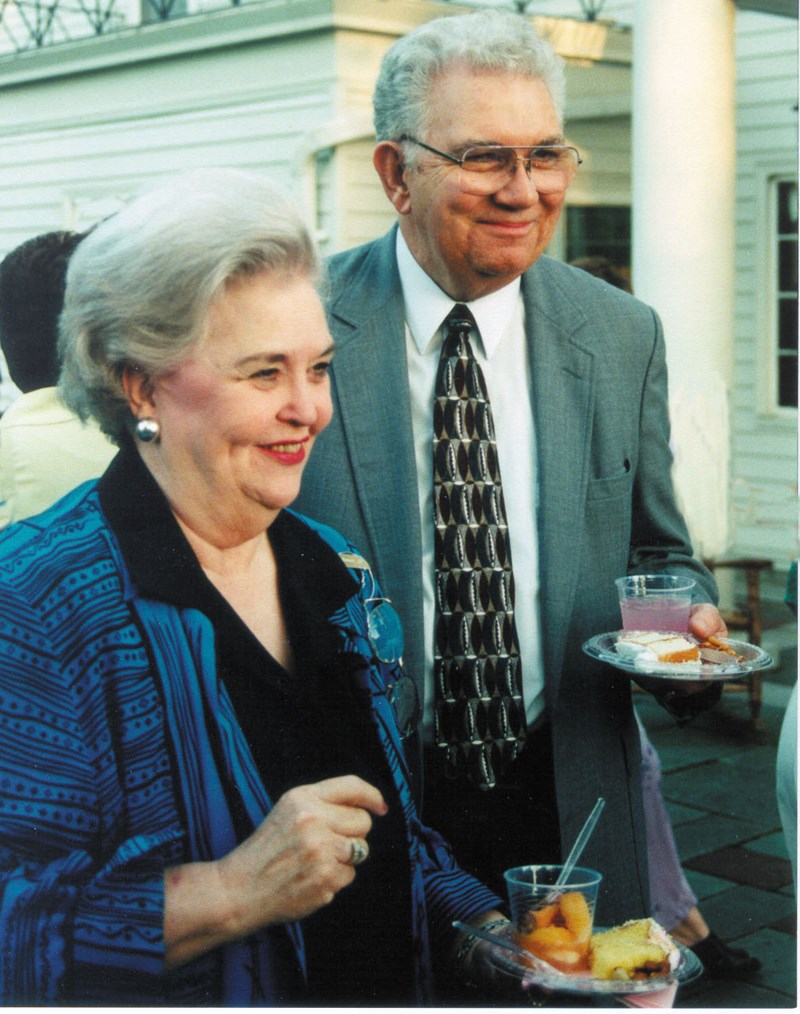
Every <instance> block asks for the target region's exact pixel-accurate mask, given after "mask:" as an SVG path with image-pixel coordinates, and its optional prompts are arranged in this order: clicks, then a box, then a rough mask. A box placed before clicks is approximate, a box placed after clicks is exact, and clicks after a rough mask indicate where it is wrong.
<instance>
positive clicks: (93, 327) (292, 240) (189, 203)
mask: <svg viewBox="0 0 800 1014" xmlns="http://www.w3.org/2000/svg"><path fill="white" fill-rule="evenodd" d="M262 271H267V272H270V273H273V274H276V275H279V276H280V275H285V276H295V275H300V276H305V277H308V278H310V279H311V280H312V281H313V282H314V283H315V284H318V283H319V280H320V271H321V268H320V262H319V257H318V254H317V251H316V248H315V245H314V242H313V240H312V238H311V236H310V234H309V231H308V229H307V228H306V226H305V224H304V222H303V220H302V217H301V215H300V214H299V212H298V211H297V209H296V206H295V202H293V200H292V199H291V198H290V196H289V194H288V193H287V192H286V191H285V190H284V189H283V188H281V187H279V186H278V185H277V184H275V183H273V182H271V181H270V180H268V179H266V178H265V177H264V176H261V175H259V174H257V173H252V172H246V171H243V170H239V169H197V170H193V171H189V172H186V173H182V174H180V175H179V176H177V177H174V178H172V179H171V180H169V181H168V182H166V183H164V184H162V185H160V186H157V187H155V188H154V189H152V190H150V191H148V192H147V193H145V194H143V195H142V196H141V197H139V198H137V199H135V200H134V201H132V202H131V203H130V204H129V205H127V206H126V207H125V208H123V209H122V210H121V211H119V212H117V213H116V214H115V215H113V216H111V217H110V218H108V219H106V220H105V221H104V222H102V223H101V224H100V225H98V226H97V227H96V228H95V229H93V230H92V231H91V232H90V233H89V234H88V235H87V236H86V238H85V239H84V240H83V242H82V243H81V244H80V246H79V247H78V249H77V250H76V251H75V253H74V254H73V256H72V258H71V260H70V264H69V269H68V272H67V285H66V293H65V298H64V309H63V312H62V315H61V321H60V336H59V352H60V355H61V359H62V369H61V376H60V379H59V388H60V392H61V396H62V398H63V400H64V402H65V403H66V405H67V406H68V407H69V408H71V409H72V410H73V411H74V412H76V413H77V414H78V415H79V416H80V417H81V418H82V419H87V418H89V417H90V416H91V417H93V418H94V419H96V420H97V422H98V423H99V425H100V428H101V429H102V430H103V431H104V432H105V433H106V434H108V436H109V437H111V439H112V440H114V441H116V442H117V443H119V442H120V440H121V438H122V437H123V435H124V434H125V433H129V432H130V431H131V428H132V426H133V425H134V423H135V420H134V419H133V416H132V414H131V412H130V409H129V407H128V402H127V399H126V397H125V393H124V390H123V387H122V376H123V373H124V371H125V369H126V368H129V367H133V368H135V369H138V370H140V371H141V372H142V373H143V374H144V375H145V376H147V377H150V378H152V377H156V376H158V375H160V374H164V373H166V372H168V371H169V370H170V369H172V368H173V367H174V366H175V365H177V363H178V362H180V360H181V359H183V358H185V356H186V355H187V354H188V353H189V351H190V349H191V347H192V346H193V345H194V344H195V343H196V342H197V341H199V340H200V339H201V338H202V337H203V335H204V327H205V322H206V317H207V313H208V309H209V305H210V303H211V301H212V300H213V299H214V297H215V296H216V295H217V294H218V293H219V292H220V291H221V290H222V288H223V287H224V286H225V285H226V283H228V282H229V281H231V280H233V279H237V278H241V277H246V276H250V275H254V274H257V273H259V272H262Z"/></svg>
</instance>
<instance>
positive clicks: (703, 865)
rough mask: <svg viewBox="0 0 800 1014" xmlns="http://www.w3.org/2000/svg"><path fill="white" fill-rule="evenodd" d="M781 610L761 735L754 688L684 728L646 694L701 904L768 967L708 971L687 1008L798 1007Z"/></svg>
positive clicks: (642, 699)
mask: <svg viewBox="0 0 800 1014" xmlns="http://www.w3.org/2000/svg"><path fill="white" fill-rule="evenodd" d="M773 612H774V617H773V626H772V629H768V630H767V631H766V633H765V635H764V640H763V645H764V647H765V649H766V650H767V651H769V652H770V654H772V655H773V657H774V658H775V659H776V660H777V664H776V666H775V667H774V668H773V669H771V670H768V671H767V672H766V673H765V674H764V682H763V707H762V717H763V720H764V722H763V732H762V733H761V735H760V736H754V735H753V734H752V727H751V723H750V720H749V707H748V696H747V694H746V693H739V692H731V691H726V692H725V693H724V694H723V699H722V701H721V702H720V704H719V705H717V707H716V708H714V709H713V710H712V711H710V712H709V713H707V714H706V715H702V716H700V717H699V718H697V719H695V720H694V721H693V722H691V723H690V724H689V725H687V726H684V727H683V728H679V727H677V726H676V725H675V724H674V722H673V721H672V719H671V718H670V717H669V716H668V715H666V713H665V712H664V711H663V710H662V709H661V708H660V707H659V706H658V705H657V704H655V703H654V702H653V701H652V699H651V698H650V697H649V696H648V695H646V694H637V696H636V703H637V708H638V710H639V713H640V715H641V717H642V719H643V721H644V724H645V725H646V727H647V730H648V733H649V734H650V738H651V739H652V741H653V743H654V745H655V746H656V749H657V750H658V753H659V756H660V758H661V764H662V769H663V783H662V785H663V790H664V796H665V798H666V800H667V807H668V809H669V812H670V816H671V818H672V822H673V827H674V830H675V838H676V841H677V844H678V851H679V853H680V856H681V859H682V861H683V865H684V870H685V872H686V874H687V878H688V880H689V882H690V884H691V885H692V888H693V890H694V892H695V894H696V895H697V896H698V899H699V907H700V911H701V912H702V913H703V915H704V916H705V919H706V921H707V922H708V924H709V925H710V926H711V927H712V929H714V930H715V931H716V933H717V934H718V935H719V936H720V937H722V938H723V939H724V940H726V941H728V942H730V943H734V944H736V945H738V946H741V947H745V948H746V949H747V950H748V951H749V952H750V953H751V954H755V955H756V956H757V957H759V958H760V959H761V961H762V965H763V967H762V969H761V970H760V972H758V973H757V974H756V975H754V976H753V977H752V979H750V980H748V981H746V982H735V981H723V980H719V979H710V978H707V977H706V976H703V977H702V978H700V979H698V980H697V981H696V982H694V983H691V984H688V985H686V986H684V987H681V989H680V990H679V992H678V996H677V998H676V1002H675V1006H676V1007H678V1008H728V1009H731V1008H738V1009H743V1008H750V1009H759V1010H763V1009H765V1008H775V1007H796V1006H797V915H796V912H797V907H796V899H795V891H794V885H793V882H792V872H791V864H790V863H789V860H788V854H787V850H786V845H785V842H784V839H783V834H782V832H781V826H780V821H779V818H778V808H777V803H776V799H775V758H776V749H777V742H778V734H779V732H780V725H781V721H782V719H783V713H784V710H785V707H786V703H787V700H788V697H789V693H790V691H791V688H792V686H793V685H794V683H795V681H796V679H797V628H796V625H795V623H794V620H793V619H792V616H791V613H789V611H788V609H785V607H783V606H780V607H776V608H775V610H774V611H773ZM735 636H736V635H735Z"/></svg>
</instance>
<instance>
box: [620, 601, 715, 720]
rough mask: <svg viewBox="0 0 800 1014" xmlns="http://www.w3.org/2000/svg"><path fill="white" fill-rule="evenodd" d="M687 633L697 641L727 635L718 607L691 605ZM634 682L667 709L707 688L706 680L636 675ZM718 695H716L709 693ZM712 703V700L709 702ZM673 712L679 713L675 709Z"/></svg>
mask: <svg viewBox="0 0 800 1014" xmlns="http://www.w3.org/2000/svg"><path fill="white" fill-rule="evenodd" d="M689 633H690V634H693V635H694V636H695V637H696V638H697V639H698V641H705V640H706V638H708V637H727V636H728V628H727V627H726V626H725V621H724V620H723V619H722V616H721V615H720V611H719V609H717V607H716V606H715V605H712V604H711V603H710V602H700V603H698V604H697V605H695V606H692V612H691V615H690V617H689ZM636 682H637V683H638V684H639V686H640V687H641V688H642V690H646V691H647V693H649V694H653V696H654V697H657V698H658V699H659V702H660V703H661V704H663V705H664V707H666V708H667V710H668V711H672V710H673V709H672V708H671V707H670V704H671V702H673V701H675V700H676V699H680V698H687V697H692V696H694V695H695V694H699V693H704V692H706V691H708V690H709V687H710V684H709V682H708V680H665V679H661V678H654V677H648V676H637V678H636ZM711 696H718V695H713V694H712V695H711ZM711 703H714V702H711ZM674 713H676V714H679V711H678V710H676V711H675V712H674Z"/></svg>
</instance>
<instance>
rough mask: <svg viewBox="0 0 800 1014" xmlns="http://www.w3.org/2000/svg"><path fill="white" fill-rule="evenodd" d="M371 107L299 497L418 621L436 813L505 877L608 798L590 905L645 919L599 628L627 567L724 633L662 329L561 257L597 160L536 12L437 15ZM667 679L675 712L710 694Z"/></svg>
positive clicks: (413, 641)
mask: <svg viewBox="0 0 800 1014" xmlns="http://www.w3.org/2000/svg"><path fill="white" fill-rule="evenodd" d="M374 102H375V124H376V130H377V138H378V143H377V146H376V149H375V155H374V164H375V168H376V170H377V172H378V175H379V176H380V178H381V181H382V183H383V187H384V190H385V192H386V195H387V196H388V198H389V200H390V201H391V202H392V204H393V206H394V207H395V209H396V211H397V213H398V219H399V221H398V227H397V228H394V229H392V231H391V232H390V233H389V234H388V235H387V236H385V237H384V238H382V239H380V240H378V241H376V242H374V243H370V244H367V245H365V246H362V247H360V248H358V249H355V250H351V251H348V252H346V253H344V254H341V255H338V256H336V257H334V258H333V259H332V260H331V262H330V266H329V269H330V302H329V320H330V326H331V330H332V332H333V334H334V337H335V340H336V345H337V351H336V356H335V361H334V366H333V390H334V403H335V414H334V421H333V423H332V424H331V425H330V426H329V427H328V429H327V431H326V432H325V433H324V434H322V436H321V437H320V438H319V446H318V447H317V449H316V450H315V452H314V455H313V456H312V460H311V462H310V464H309V466H308V468H307V471H306V474H305V477H304V480H303V490H302V493H301V497H300V499H299V501H298V503H297V505H298V507H299V509H300V510H303V511H305V512H307V513H308V514H310V515H312V516H313V517H316V518H321V519H322V520H325V521H328V522H330V523H331V524H334V525H335V526H336V527H337V528H340V529H342V530H343V531H345V532H346V533H347V535H349V536H350V537H351V539H352V540H353V541H354V542H355V543H356V544H357V545H359V546H360V548H361V549H362V550H363V552H364V555H365V556H366V557H367V558H368V559H369V560H370V562H371V563H372V565H373V566H374V568H375V570H376V572H377V576H378V578H379V580H380V583H381V585H382V588H383V591H384V594H386V595H387V596H389V597H390V598H391V600H392V602H393V603H394V606H395V607H396V609H397V611H398V612H399V614H400V616H401V618H402V620H403V624H404V627H405V654H404V661H405V664H406V668H407V671H408V672H409V673H410V674H411V676H412V677H413V678H414V680H415V681H416V683H417V686H418V689H419V695H420V699H421V702H422V704H423V709H422V721H421V723H420V726H419V733H420V739H421V742H422V750H421V751H420V752H421V753H422V755H423V756H424V777H423V816H424V818H425V820H426V823H429V824H431V825H432V826H434V827H436V828H437V829H438V830H441V831H442V832H443V833H444V835H445V837H447V838H448V839H449V840H450V842H451V844H452V846H453V848H454V850H455V852H456V854H457V856H459V858H460V859H461V861H462V863H464V864H465V865H466V866H467V867H472V868H473V869H474V870H475V871H476V872H477V873H478V874H479V875H480V876H481V877H482V878H483V879H484V880H485V881H487V882H488V883H490V884H492V885H494V886H495V887H497V888H499V889H500V890H502V871H503V869H505V868H508V867H510V866H513V865H516V864H525V863H532V862H543V861H548V860H549V861H559V860H560V859H561V858H563V855H562V852H566V850H567V849H568V848H569V846H570V845H571V843H572V841H573V839H574V837H575V835H576V834H577V832H578V830H579V829H580V827H581V825H582V823H583V821H584V820H585V818H586V817H587V815H588V814H589V812H590V810H591V809H592V806H593V804H594V803H595V801H596V800H597V798H598V797H599V796H602V797H604V798H605V800H606V803H607V806H606V809H605V811H604V813H603V815H602V817H601V820H600V822H599V825H598V827H597V830H596V832H595V834H594V836H593V838H592V840H591V842H590V844H589V846H588V848H587V850H586V852H585V854H584V862H585V863H586V864H588V865H590V866H593V867H595V868H597V869H598V870H600V871H601V872H602V873H603V882H602V888H601V895H600V901H599V904H598V910H597V921H598V922H600V923H604V924H606V925H608V924H611V923H613V922H617V921H620V920H623V919H628V918H633V917H637V916H642V915H645V914H647V911H648V888H647V867H646V856H645V852H646V846H645V833H644V819H643V814H642V802H641V786H640V775H639V772H640V752H639V737H638V733H637V730H636V723H635V721H634V716H633V711H632V707H631V687H630V680H629V678H628V677H627V675H625V674H624V673H622V672H620V671H618V670H616V669H614V668H611V667H609V666H606V665H603V664H601V663H599V662H597V661H593V660H592V659H590V658H589V657H587V656H586V655H585V654H584V653H583V652H582V648H581V646H582V644H583V642H584V641H585V640H586V639H587V638H589V637H590V636H592V635H595V634H598V633H601V632H605V631H610V630H614V629H617V628H618V627H619V610H618V604H617V599H616V592H615V588H614V579H615V578H617V577H619V576H621V575H624V574H626V573H651V572H659V573H662V572H663V573H669V574H678V575H686V576H690V577H692V578H694V579H695V581H696V582H697V585H696V589H695V602H694V605H693V607H692V617H691V629H692V631H693V632H694V633H696V634H700V635H702V636H708V635H712V634H724V633H725V627H724V624H723V623H722V620H721V618H720V615H719V613H718V611H717V609H716V607H715V606H714V605H713V602H714V601H715V597H716V589H715V587H714V583H713V579H712V578H711V576H710V574H709V573H708V572H707V571H706V569H705V568H704V567H703V566H702V565H701V564H700V563H699V562H697V561H696V560H694V559H693V558H692V548H691V545H690V541H689V537H688V534H687V531H686V527H685V525H684V522H683V519H682V518H681V515H680V513H679V511H678V509H677V507H676V504H675V499H674V495H673V490H672V486H671V480H670V464H671V456H670V451H669V424H668V418H667V376H666V366H665V356H664V339H663V335H662V330H661V326H660V323H659V320H658V319H657V317H656V315H655V313H654V312H653V311H652V310H651V309H650V308H648V307H647V306H645V305H643V304H642V303H640V302H638V301H637V300H636V299H634V298H633V297H631V296H629V295H627V294H625V293H622V292H620V291H619V290H616V289H613V288H612V287H610V286H608V285H606V284H604V283H603V282H601V281H598V280H597V279H594V278H592V277H590V276H588V275H587V274H586V273H584V272H581V271H577V270H575V269H573V268H570V267H568V266H566V265H564V264H562V263H558V262H556V261H554V260H552V259H550V258H549V257H547V256H544V255H543V251H544V249H545V247H546V246H547V244H548V243H549V241H550V240H551V238H552V236H553V233H554V231H555V228H556V224H557V222H558V218H559V215H560V212H561V208H562V206H563V203H564V199H565V195H566V191H567V188H568V186H569V184H570V182H571V180H572V178H573V177H574V174H575V172H576V171H577V169H578V164H579V155H578V153H577V152H576V150H575V149H574V148H571V147H569V146H568V145H566V143H565V140H564V134H563V124H562V103H563V70H562V66H561V61H560V60H559V58H558V57H556V56H555V54H554V53H553V52H552V50H551V49H550V47H549V46H548V45H547V44H546V43H544V42H543V41H542V40H541V39H539V37H538V36H537V35H536V33H535V32H534V30H533V28H532V26H531V24H530V22H529V21H528V20H527V19H524V18H522V17H520V16H517V15H512V14H504V13H500V12H497V11H486V10H484V11H479V12H475V13H472V14H467V15H460V16H453V17H443V18H440V19H437V20H436V21H432V22H429V23H427V24H425V25H423V26H421V27H420V28H418V29H416V30H415V31H413V32H411V33H410V34H409V35H408V36H406V37H404V38H403V39H400V40H399V41H398V42H396V43H395V44H394V45H393V46H392V47H391V49H390V50H389V51H388V53H387V55H386V57H385V59H384V61H383V65H382V68H381V71H380V76H379V79H378V82H377V86H376V91H375V100H374ZM454 310H455V316H454V317H451V311H454ZM451 342H455V344H451ZM459 342H460V344H459ZM443 343H444V345H445V352H444V357H445V358H444V359H442V361H441V363H440V353H441V351H442V347H443ZM448 384H449V385H450V386H449V389H446V387H447V385H448ZM440 385H444V387H441V388H440ZM453 388H455V389H456V390H455V394H454V393H453ZM487 391H488V397H487ZM459 398H460V402H459ZM454 399H455V401H454ZM487 400H488V404H487ZM472 440H474V442H473V443H471V442H470V441H472ZM487 462H488V464H489V466H491V469H490V470H491V474H484V473H481V471H480V470H481V468H482V466H483V465H484V464H486V463H487ZM498 462H499V466H500V469H501V473H502V477H500V475H498V474H497V468H496V465H497V463H498ZM509 546H510V548H509ZM512 564H513V579H512V578H511V573H510V569H509V568H510V566H511V565H512ZM472 568H474V570H473V569H472ZM495 592H497V593H498V594H497V595H495V594H494V593H495ZM648 689H650V690H652V691H653V692H654V693H656V694H657V695H658V696H659V699H660V700H662V701H663V703H664V704H665V707H667V708H668V710H670V711H672V712H673V713H675V714H676V715H678V716H683V715H684V714H687V713H694V712H695V711H696V710H698V709H699V708H701V707H707V706H710V704H711V703H713V701H715V700H716V699H717V698H718V693H719V691H718V689H711V690H705V691H700V690H699V688H698V687H697V686H696V685H694V684H692V685H690V686H688V687H687V685H686V684H685V683H681V684H675V683H674V682H669V683H665V682H660V681H656V680H651V681H650V686H649V687H648Z"/></svg>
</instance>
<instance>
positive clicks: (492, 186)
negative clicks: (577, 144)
mask: <svg viewBox="0 0 800 1014" xmlns="http://www.w3.org/2000/svg"><path fill="white" fill-rule="evenodd" d="M520 163H521V164H522V168H523V170H524V171H525V172H527V173H528V175H529V177H530V178H531V180H532V182H533V184H534V186H535V187H536V189H537V190H538V192H539V193H540V194H551V193H557V192H559V191H561V190H566V188H567V187H568V186H569V184H570V183H571V182H572V179H573V178H574V176H575V172H576V171H577V168H578V154H577V152H576V151H575V149H574V148H568V147H564V148H560V147H551V148H548V147H542V148H531V149H527V150H525V151H524V153H523V152H519V151H517V150H516V149H514V148H503V147H499V146H498V147H489V146H487V147H477V148H468V149H467V150H466V151H465V152H464V154H463V155H462V157H461V189H462V190H463V191H464V192H465V193H468V194H479V195H480V194H490V193H492V192H493V191H495V190H499V189H500V187H502V186H503V185H504V184H505V183H507V182H508V181H509V180H510V179H511V177H512V176H513V175H514V173H515V172H516V171H517V166H518V164H520Z"/></svg>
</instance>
